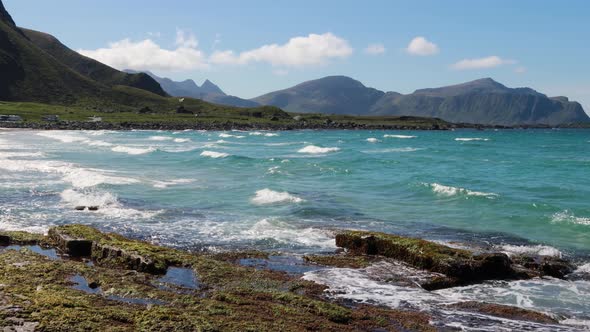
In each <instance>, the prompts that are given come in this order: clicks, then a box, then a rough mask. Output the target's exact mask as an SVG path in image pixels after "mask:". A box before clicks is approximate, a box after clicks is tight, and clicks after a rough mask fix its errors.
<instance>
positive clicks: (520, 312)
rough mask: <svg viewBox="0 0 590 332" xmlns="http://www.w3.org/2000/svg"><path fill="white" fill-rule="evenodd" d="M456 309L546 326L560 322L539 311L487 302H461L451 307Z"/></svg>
mask: <svg viewBox="0 0 590 332" xmlns="http://www.w3.org/2000/svg"><path fill="white" fill-rule="evenodd" d="M449 307H450V308H454V309H461V310H465V311H470V312H477V313H482V314H486V315H492V316H496V317H502V318H508V319H516V320H522V321H527V322H536V323H544V324H557V323H558V321H557V320H555V319H553V318H552V317H550V316H548V315H546V314H544V313H540V312H537V311H532V310H527V309H522V308H517V307H513V306H507V305H501V304H493V303H485V302H475V301H467V302H459V303H455V304H452V305H450V306H449Z"/></svg>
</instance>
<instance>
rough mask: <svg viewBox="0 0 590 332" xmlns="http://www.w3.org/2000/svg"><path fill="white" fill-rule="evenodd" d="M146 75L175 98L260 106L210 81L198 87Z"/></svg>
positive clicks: (127, 71)
mask: <svg viewBox="0 0 590 332" xmlns="http://www.w3.org/2000/svg"><path fill="white" fill-rule="evenodd" d="M125 72H126V73H140V72H138V71H135V70H131V69H127V70H125ZM145 73H146V74H147V75H149V76H151V77H152V78H153V79H154V80H156V81H157V82H158V83H160V85H161V86H162V88H163V89H164V91H166V92H167V93H168V94H169V95H171V96H174V97H191V98H198V99H202V100H204V101H207V102H210V103H214V104H220V105H227V106H236V107H257V106H260V104H259V103H257V102H254V101H251V100H247V99H242V98H239V97H235V96H229V95H227V94H225V92H223V90H221V88H219V87H218V86H217V85H215V84H214V83H213V82H211V81H209V80H205V82H203V85H201V86H198V85H197V83H195V81H193V80H191V79H188V80H184V81H181V82H176V81H173V80H171V79H169V78H166V77H159V76H157V75H155V74H154V73H151V72H149V71H145Z"/></svg>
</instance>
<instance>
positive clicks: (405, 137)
mask: <svg viewBox="0 0 590 332" xmlns="http://www.w3.org/2000/svg"><path fill="white" fill-rule="evenodd" d="M383 137H384V138H401V139H408V138H416V137H417V136H413V135H389V134H385V135H383Z"/></svg>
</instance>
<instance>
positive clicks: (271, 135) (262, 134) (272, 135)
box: [249, 131, 279, 137]
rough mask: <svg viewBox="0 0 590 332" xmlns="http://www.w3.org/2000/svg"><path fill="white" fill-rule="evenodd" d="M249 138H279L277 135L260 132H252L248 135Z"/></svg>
mask: <svg viewBox="0 0 590 332" xmlns="http://www.w3.org/2000/svg"><path fill="white" fill-rule="evenodd" d="M249 135H250V136H266V137H276V136H279V134H277V133H263V132H260V131H253V132H250V133H249Z"/></svg>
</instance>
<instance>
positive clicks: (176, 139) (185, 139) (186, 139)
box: [174, 138, 191, 143]
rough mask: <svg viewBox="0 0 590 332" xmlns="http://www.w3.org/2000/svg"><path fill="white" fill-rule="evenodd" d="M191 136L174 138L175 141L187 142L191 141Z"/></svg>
mask: <svg viewBox="0 0 590 332" xmlns="http://www.w3.org/2000/svg"><path fill="white" fill-rule="evenodd" d="M190 141H191V140H190V138H175V139H174V143H186V142H190Z"/></svg>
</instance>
